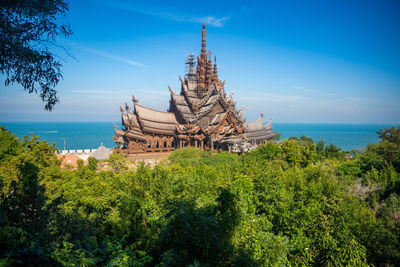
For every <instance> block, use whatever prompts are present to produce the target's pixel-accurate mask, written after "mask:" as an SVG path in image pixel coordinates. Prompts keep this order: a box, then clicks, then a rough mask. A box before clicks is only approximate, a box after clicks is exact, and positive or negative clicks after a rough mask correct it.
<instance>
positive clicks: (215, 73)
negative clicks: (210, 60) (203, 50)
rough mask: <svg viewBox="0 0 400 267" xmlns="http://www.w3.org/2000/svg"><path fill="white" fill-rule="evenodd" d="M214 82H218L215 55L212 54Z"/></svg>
mask: <svg viewBox="0 0 400 267" xmlns="http://www.w3.org/2000/svg"><path fill="white" fill-rule="evenodd" d="M214 82H216V83H218V69H217V56H214Z"/></svg>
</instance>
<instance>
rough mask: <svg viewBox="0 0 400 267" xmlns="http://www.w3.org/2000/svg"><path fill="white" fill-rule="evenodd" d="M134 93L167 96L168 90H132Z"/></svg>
mask: <svg viewBox="0 0 400 267" xmlns="http://www.w3.org/2000/svg"><path fill="white" fill-rule="evenodd" d="M133 92H134V93H137V94H146V95H147V94H150V95H169V92H168V90H165V91H161V90H152V89H139V90H134V91H133Z"/></svg>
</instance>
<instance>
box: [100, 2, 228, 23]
mask: <svg viewBox="0 0 400 267" xmlns="http://www.w3.org/2000/svg"><path fill="white" fill-rule="evenodd" d="M94 2H96V3H99V4H103V5H107V6H111V7H116V8H120V9H124V10H129V11H132V12H135V13H140V14H144V15H148V16H153V17H157V18H161V19H165V20H172V21H176V22H190V23H206V24H207V25H210V26H213V27H218V28H220V27H223V26H224V25H225V22H226V21H227V20H228V19H229V18H230V17H229V16H223V17H216V16H211V15H210V16H203V17H197V16H182V15H176V14H171V13H169V12H155V11H152V10H148V9H142V8H138V7H136V6H133V5H131V4H129V3H121V2H118V1H102V0H94Z"/></svg>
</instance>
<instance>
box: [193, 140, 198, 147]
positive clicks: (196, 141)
mask: <svg viewBox="0 0 400 267" xmlns="http://www.w3.org/2000/svg"><path fill="white" fill-rule="evenodd" d="M194 142H195V143H194V145H195V147H196V148H197V147H198V146H197V139H196V140H195V141H194Z"/></svg>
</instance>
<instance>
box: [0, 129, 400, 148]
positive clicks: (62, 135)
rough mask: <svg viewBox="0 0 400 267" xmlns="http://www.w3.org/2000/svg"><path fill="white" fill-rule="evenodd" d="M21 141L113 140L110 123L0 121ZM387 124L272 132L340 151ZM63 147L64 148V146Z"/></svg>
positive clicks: (363, 142)
mask: <svg viewBox="0 0 400 267" xmlns="http://www.w3.org/2000/svg"><path fill="white" fill-rule="evenodd" d="M0 126H5V127H6V129H7V130H10V131H11V132H12V133H13V134H15V135H17V136H18V137H20V138H23V137H24V135H30V134H31V133H32V134H34V135H37V136H39V139H40V140H46V141H47V142H49V143H54V144H55V146H56V147H57V148H58V149H60V150H62V149H64V147H65V149H95V148H98V147H99V146H100V145H101V144H103V145H104V146H105V147H107V148H111V147H115V143H114V141H113V140H112V136H113V135H114V127H113V124H112V122H68V123H61V122H34V123H33V122H26V123H23V122H0ZM392 126H398V125H389V124H306V123H273V127H274V129H273V131H275V132H279V133H280V134H281V139H286V138H289V137H291V136H297V137H301V136H303V135H304V136H307V137H311V138H312V139H313V140H314V141H319V140H320V139H323V140H324V142H325V144H330V143H333V144H335V145H337V146H339V147H340V148H341V149H342V150H345V151H349V150H352V149H363V148H365V147H366V146H367V145H368V144H370V143H376V142H379V138H378V135H377V133H376V132H377V131H379V130H380V129H384V128H390V127H392ZM64 145H65V146H64Z"/></svg>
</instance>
